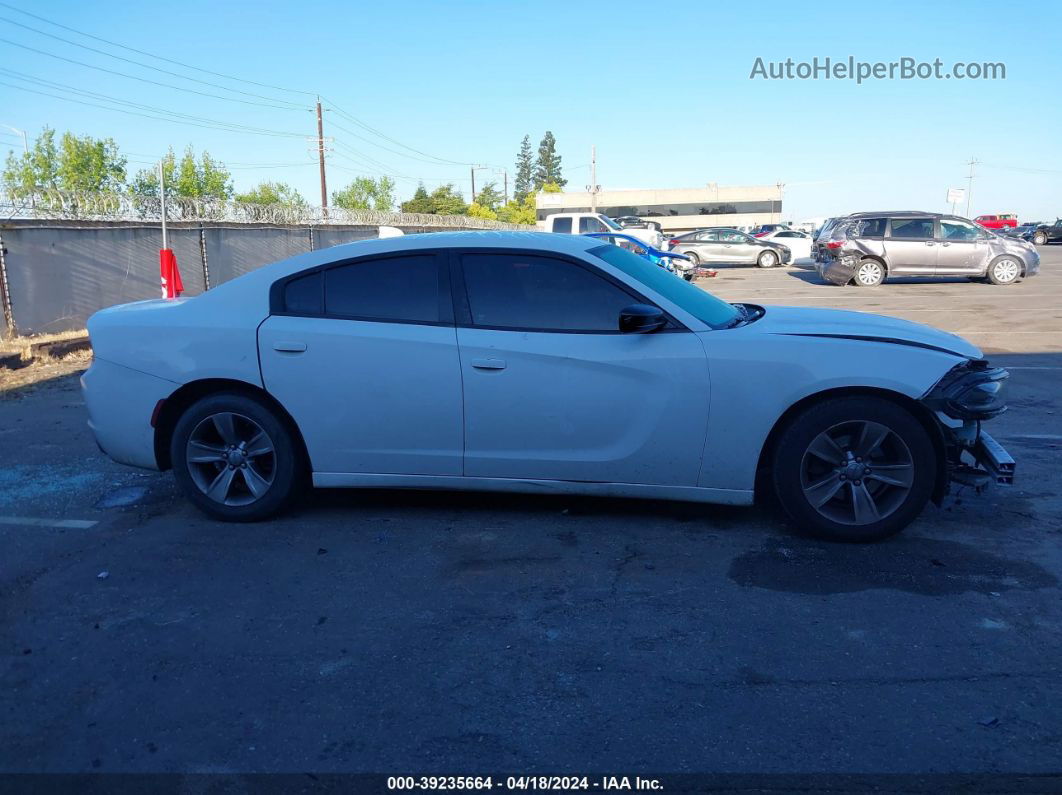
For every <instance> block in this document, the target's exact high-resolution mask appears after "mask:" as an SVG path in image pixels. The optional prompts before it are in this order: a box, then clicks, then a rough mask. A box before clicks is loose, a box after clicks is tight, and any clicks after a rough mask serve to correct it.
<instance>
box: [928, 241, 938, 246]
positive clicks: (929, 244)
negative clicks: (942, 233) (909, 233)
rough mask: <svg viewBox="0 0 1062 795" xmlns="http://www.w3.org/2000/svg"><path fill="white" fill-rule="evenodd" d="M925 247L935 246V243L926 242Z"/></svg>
mask: <svg viewBox="0 0 1062 795" xmlns="http://www.w3.org/2000/svg"><path fill="white" fill-rule="evenodd" d="M926 245H927V246H935V245H936V243H934V242H933V241H932V240H927V241H926Z"/></svg>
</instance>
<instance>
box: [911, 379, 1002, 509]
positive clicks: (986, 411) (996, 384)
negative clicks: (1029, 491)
mask: <svg viewBox="0 0 1062 795" xmlns="http://www.w3.org/2000/svg"><path fill="white" fill-rule="evenodd" d="M1009 378H1010V374H1009V373H1008V372H1007V371H1006V370H1004V369H1003V368H1002V367H992V366H991V365H989V363H988V361H987V360H985V359H972V360H969V361H966V362H963V363H961V364H958V365H956V366H955V367H953V368H952V369H951V370H949V371H948V372H947V373H946V374H945V375H944V377H943V378H941V379H940V381H938V382H937V383H936V384H935V385H934V386H933V388H932V389H930V390H929V392H927V393H926V394H925V395H924V396H923V397H922V403H923V405H925V406H926V407H927V408H929V409H930V410H931V411H933V412H934V414H935V415H936V417H937V421H938V423H939V426H940V430H941V434H942V436H943V441H944V445H945V451H946V454H947V457H946V466H947V475H948V477H947V481H948V482H951V483H958V484H961V485H965V486H973V487H975V488H977V489H981V488H984V487H986V486H988V485H990V484H1001V485H1010V484H1011V483H1013V482H1014V470H1015V461H1014V459H1013V457H1011V455H1010V453H1008V452H1007V451H1006V450H1005V449H1004V448H1003V446H1002V445H1001V444H1000V443H999V442H997V441H996V440H995V439H994V438H992V436H990V435H989V434H988V433H987V432H985V430H984V429H983V428H982V425H981V424H982V423H983V422H984V421H986V420H990V419H992V418H993V417H998V416H999V415H1000V414H1002V413H1003V412H1004V411H1006V410H1007V397H1006V396H1007V382H1008V379H1009ZM941 496H943V495H941Z"/></svg>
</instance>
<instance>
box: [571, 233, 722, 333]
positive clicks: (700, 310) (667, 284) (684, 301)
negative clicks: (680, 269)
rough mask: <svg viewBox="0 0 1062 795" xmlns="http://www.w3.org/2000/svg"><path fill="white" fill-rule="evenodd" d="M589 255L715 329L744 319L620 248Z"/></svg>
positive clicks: (702, 291) (711, 297)
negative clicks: (617, 269) (616, 269)
mask: <svg viewBox="0 0 1062 795" xmlns="http://www.w3.org/2000/svg"><path fill="white" fill-rule="evenodd" d="M590 253H591V254H593V255H594V256H595V257H598V258H599V259H603V260H604V261H605V262H607V263H608V264H609V265H612V266H614V267H616V268H619V269H620V270H621V271H623V272H624V273H625V274H627V275H628V276H630V277H632V278H634V279H636V280H638V281H639V282H641V283H642V284H644V285H645V286H646V287H648V288H649V289H650V290H653V291H655V292H657V293H659V294H660V295H662V296H664V298H666V299H668V300H669V301H672V302H674V303H675V304H677V305H678V306H680V307H682V308H683V309H684V310H686V311H687V312H689V313H690V314H691V315H693V316H694V317H695V318H697V319H698V320H700V321H701V322H703V323H705V324H707V325H709V326H711V327H712V328H726V327H728V326H732V325H734V323H736V322H737V321H738V320H740V319H741V312H740V311H739V310H738V309H737V308H736V307H734V306H733V305H732V304H728V303H727V302H726V301H721V300H720V299H718V298H716V297H715V296H714V295H712V294H711V293H708V292H705V291H704V290H702V289H701V288H700V287H695V286H694V285H693V284H692V283H691V282H688V281H686V280H685V279H680V278H679V277H677V276H675V274H673V273H670V272H668V271H666V270H664V269H663V268H661V267H660V266H658V265H654V264H653V263H651V262H649V261H648V260H645V259H642V258H641V257H639V256H638V255H636V254H632V253H631V252H629V251H626V250H624V249H622V248H619V247H618V246H600V247H598V248H594V249H591V250H590Z"/></svg>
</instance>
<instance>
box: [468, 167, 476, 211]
mask: <svg viewBox="0 0 1062 795" xmlns="http://www.w3.org/2000/svg"><path fill="white" fill-rule="evenodd" d="M468 173H469V174H471V175H472V201H473V202H474V201H475V200H476V167H475V166H472V167H471V168H469V169H468ZM471 203H472V202H469V204H471Z"/></svg>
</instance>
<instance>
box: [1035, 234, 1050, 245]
mask: <svg viewBox="0 0 1062 795" xmlns="http://www.w3.org/2000/svg"><path fill="white" fill-rule="evenodd" d="M1033 243H1035V244H1036V245H1038V246H1046V245H1047V235H1045V234H1044V233H1043V232H1037V233H1036V234H1035V235H1033Z"/></svg>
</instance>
